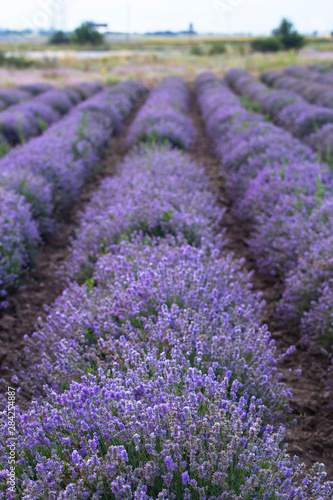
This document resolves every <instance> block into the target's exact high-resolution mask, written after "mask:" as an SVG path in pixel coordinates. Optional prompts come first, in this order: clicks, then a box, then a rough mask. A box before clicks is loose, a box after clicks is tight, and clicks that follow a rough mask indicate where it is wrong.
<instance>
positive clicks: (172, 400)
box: [0, 148, 332, 500]
mask: <svg viewBox="0 0 333 500" xmlns="http://www.w3.org/2000/svg"><path fill="white" fill-rule="evenodd" d="M131 163H132V164H133V166H132V170H131ZM167 169H168V170H167ZM134 172H135V173H136V175H137V178H134ZM150 172H151V173H150ZM129 174H132V176H130V175H129ZM140 174H141V178H142V179H144V178H146V179H147V178H148V181H149V182H151V181H150V180H149V175H150V176H151V179H152V180H153V179H154V181H155V186H154V188H153V189H152V188H151V186H150V185H149V188H147V191H148V193H149V194H150V196H151V197H152V193H153V194H154V196H156V197H157V200H158V201H159V202H160V203H163V201H164V200H174V201H173V203H174V204H175V202H176V200H177V203H178V204H181V203H183V204H182V205H181V214H182V216H181V217H182V218H179V216H177V217H172V215H173V214H171V213H170V212H168V213H167V216H165V217H164V218H163V217H162V219H161V221H160V223H162V222H164V223H165V224H166V227H168V228H169V229H168V230H167V231H163V232H162V233H160V234H159V235H158V236H154V235H150V236H148V235H149V231H151V229H152V228H153V227H156V226H155V224H156V223H155V221H156V214H155V213H154V212H155V211H156V208H157V206H158V205H156V206H155V205H150V206H149V207H148V206H147V205H146V203H147V202H146V194H145V193H144V192H143V191H142V192H141V194H140V195H139V194H138V195H136V194H135V193H136V190H137V189H138V190H139V191H140V183H139V177H140ZM108 182H110V181H108ZM115 182H117V184H118V190H117V191H116V190H115V189H114V190H111V189H109V185H108V186H107V185H106V183H105V184H104V185H102V186H101V188H100V191H99V194H100V195H101V201H100V203H98V199H97V198H98V197H97V195H96V198H95V199H94V200H92V202H91V204H90V207H89V209H88V211H87V213H86V214H85V216H83V217H84V219H83V224H88V218H89V216H90V217H92V216H93V214H94V211H95V222H97V223H101V222H102V219H104V220H107V219H110V220H111V221H112V218H113V217H115V216H117V217H118V213H117V212H114V211H113V208H112V207H113V206H114V205H116V203H118V204H119V205H120V197H119V201H116V200H115V199H114V197H115V195H116V193H119V196H123V202H122V204H121V205H122V206H123V207H124V208H123V211H124V213H126V217H123V222H121V226H120V228H119V229H118V228H117V231H118V232H123V233H122V235H123V236H122V237H121V238H120V241H118V242H116V243H113V244H112V243H110V242H109V241H107V242H106V245H105V247H104V252H103V253H104V254H105V255H102V256H98V255H96V258H95V259H94V260H95V261H96V262H95V264H94V269H93V275H92V277H91V278H90V279H89V280H88V281H87V282H86V283H85V284H83V285H81V286H79V285H78V284H75V283H72V284H71V285H70V286H69V288H68V289H67V290H66V291H65V292H64V294H63V296H62V297H60V298H59V299H58V301H57V303H56V304H55V306H54V308H53V310H52V311H51V313H50V315H49V318H48V319H47V321H46V323H45V324H44V325H42V326H41V328H40V329H39V330H38V331H37V332H36V334H35V335H34V337H33V338H32V339H31V340H30V341H29V342H28V345H27V347H28V356H29V357H30V360H31V367H30V370H31V372H30V371H29V372H28V373H26V374H23V376H25V377H26V379H27V380H30V383H32V384H35V390H36V393H37V394H38V393H39V392H40V391H42V394H43V398H42V399H37V400H36V401H34V402H33V403H31V404H30V405H29V408H28V410H27V411H26V412H25V413H21V412H19V415H18V422H17V428H18V442H17V446H18V447H19V449H20V451H21V455H20V458H19V460H18V467H17V477H18V485H19V488H20V490H19V497H21V498H30V499H39V498H42V497H43V498H45V495H47V498H50V499H52V498H53V499H61V498H63V499H65V498H68V499H69V498H73V499H75V498H77V499H79V498H80V499H82V498H87V499H88V498H94V499H97V498H115V499H122V498H133V499H135V498H136V499H139V498H141V499H146V500H148V499H151V500H153V499H154V500H157V499H161V498H165V499H167V498H174V499H176V498H184V499H190V498H194V499H198V500H200V499H207V500H208V499H210V500H213V499H221V500H222V499H230V500H231V499H234V500H236V499H247V500H250V499H253V498H262V499H267V500H268V499H275V498H276V499H277V498H281V497H282V498H295V499H296V498H298V499H306V498H310V497H311V496H314V495H315V496H316V498H318V499H319V498H323V499H324V500H328V499H329V498H330V495H331V492H332V485H331V483H329V482H325V480H324V479H325V472H324V471H323V468H322V466H320V465H319V464H316V466H315V467H314V468H313V469H312V470H311V471H310V472H309V473H307V474H304V472H305V471H304V466H302V465H299V464H298V461H297V459H296V458H294V459H293V461H291V460H290V458H289V456H288V455H287V453H286V450H281V442H282V439H283V428H282V427H280V428H277V429H276V428H275V427H273V426H272V425H271V424H269V423H268V421H269V420H271V418H272V417H273V416H274V414H275V412H276V411H277V410H278V407H279V404H282V405H283V401H284V397H285V396H287V395H288V392H287V391H286V389H285V387H284V385H283V384H281V383H280V382H279V376H278V374H277V373H276V369H275V364H276V361H275V360H274V358H273V356H274V344H273V343H272V342H271V341H270V337H269V334H268V332H267V329H266V328H265V327H261V326H260V324H259V323H260V310H261V301H260V296H257V297H255V296H254V295H253V294H252V293H251V292H250V287H249V282H248V279H249V277H248V275H247V274H246V273H244V272H243V271H242V269H241V266H240V264H239V263H236V262H234V261H233V259H232V258H231V257H230V256H227V255H221V253H220V252H219V250H218V248H216V246H215V245H214V244H212V243H210V244H208V243H207V240H208V239H209V240H211V239H212V236H214V233H215V231H216V230H217V226H214V220H215V219H218V215H219V214H218V209H217V208H215V206H214V197H213V195H212V194H210V193H209V190H208V183H207V180H206V179H205V177H204V176H203V174H202V172H201V171H200V169H199V168H198V166H196V165H195V164H194V163H192V162H190V160H189V159H188V158H187V157H186V156H185V155H184V154H180V153H179V152H177V151H175V150H173V151H170V150H169V149H163V148H162V149H156V150H152V151H149V150H148V149H138V150H136V151H135V152H134V153H132V155H130V156H129V158H128V159H127V160H126V161H125V168H124V167H122V168H121V169H119V174H118V176H117V177H116V178H115ZM126 182H127V185H126ZM131 182H132V183H133V186H132V187H133V189H132V192H131V196H132V197H135V196H136V198H135V203H133V204H132V205H131V204H130V203H129V198H130V197H129V196H128V194H127V189H129V186H130V183H131ZM200 182H201V183H202V184H201V185H200ZM126 186H128V187H126ZM176 187H177V192H176V193H174V191H175V188H176ZM190 192H191V193H192V197H189V193H190ZM196 192H199V196H201V199H199V198H196V196H195V193H196ZM104 193H105V194H104ZM107 194H108V196H109V198H108V200H109V203H108V204H106V203H105V202H106V200H107V198H106V195H107ZM183 200H185V201H184V202H183ZM103 202H104V213H102V205H103ZM202 202H204V205H202ZM164 203H165V201H164ZM162 208H163V207H162ZM118 210H119V209H118ZM148 210H150V211H151V212H152V215H150V216H149V218H148V222H149V220H152V221H153V225H151V224H149V223H148V224H147V225H146V227H147V228H148V232H147V231H144V230H142V231H141V232H136V234H130V233H128V229H127V228H128V225H127V220H133V221H135V220H137V218H138V217H139V216H140V213H141V212H143V213H144V214H149V212H148ZM173 210H175V211H177V210H178V211H179V206H177V205H176V206H174V207H173ZM99 217H100V219H99ZM204 217H205V219H204ZM163 219H164V220H163ZM120 220H121V219H119V218H117V220H116V222H117V223H119V221H120ZM157 220H158V219H157ZM181 220H184V221H187V224H188V221H192V224H196V232H197V238H196V241H193V242H192V243H196V246H193V245H189V240H186V239H185V238H184V236H185V237H186V234H185V233H183V232H182V227H183V226H182V224H180V221H181ZM91 222H92V221H91ZM203 222H205V224H203ZM212 223H213V224H212ZM140 224H141V223H140ZM172 226H173V227H174V229H173V230H172ZM110 227H114V228H116V226H115V225H112V222H111V226H110ZM161 227H162V228H163V225H161ZM83 229H84V225H83ZM133 229H134V230H135V229H136V228H135V227H134V228H133ZM141 229H142V228H141ZM126 231H127V234H126ZM159 231H160V230H159ZM111 233H112V232H109V234H111ZM104 235H106V237H108V233H107V232H106V231H104ZM101 237H103V232H101V235H100V236H97V241H96V233H94V232H93V233H91V232H90V231H86V233H85V237H84V238H85V240H86V242H87V243H86V244H85V246H84V247H83V246H82V240H80V239H79V240H76V241H74V242H73V248H74V249H75V247H77V248H79V249H80V254H83V253H84V254H85V255H86V257H87V256H89V255H91V253H90V252H91V250H90V249H91V248H92V249H93V250H94V248H95V247H96V245H97V244H98V243H99V242H102V239H101ZM215 239H216V241H217V238H216V236H215ZM89 241H90V242H91V243H89ZM199 242H200V244H199ZM198 245H199V246H198ZM96 259H97V260H96ZM37 353H39V355H37ZM43 382H44V383H45V382H46V383H47V385H44V387H41V385H42V384H43ZM265 403H266V405H269V406H270V410H268V408H267V406H265ZM4 431H5V432H4V438H6V433H7V427H6V422H4ZM4 442H5V441H3V440H1V444H0V449H1V451H2V453H1V455H0V456H1V458H0V469H1V472H0V475H1V477H2V479H3V482H5V480H6V476H7V470H6V467H7V463H6V456H7V450H6V449H5V445H4ZM301 475H303V477H302V480H299V478H300V477H301ZM3 493H4V492H3ZM2 496H4V495H2Z"/></svg>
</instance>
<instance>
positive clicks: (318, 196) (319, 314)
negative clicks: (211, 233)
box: [197, 75, 333, 348]
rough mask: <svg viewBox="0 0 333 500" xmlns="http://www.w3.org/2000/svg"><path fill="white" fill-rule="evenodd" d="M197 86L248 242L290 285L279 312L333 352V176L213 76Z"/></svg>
mask: <svg viewBox="0 0 333 500" xmlns="http://www.w3.org/2000/svg"><path fill="white" fill-rule="evenodd" d="M233 77H234V75H233ZM229 80H230V77H229ZM197 86H198V94H199V102H200V107H201V110H202V113H203V117H204V119H205V121H206V124H207V130H208V134H209V136H210V137H211V138H212V140H213V141H214V144H215V149H216V152H217V155H218V157H219V158H220V159H221V161H222V162H223V165H224V167H225V168H226V169H227V170H228V172H229V176H228V180H227V188H228V191H229V194H230V196H231V197H232V198H233V200H234V201H235V208H234V210H235V212H236V215H237V216H238V217H239V218H241V219H243V220H246V221H247V222H248V224H250V226H251V227H252V232H251V237H250V238H249V245H250V248H251V250H252V251H253V253H254V254H255V256H256V259H257V263H258V265H259V268H260V269H261V270H262V271H265V272H270V273H273V274H276V275H279V276H281V277H282V278H283V279H284V280H285V292H284V296H283V299H282V303H281V304H280V306H279V312H280V315H281V316H282V317H284V318H286V319H287V320H290V319H297V320H299V321H300V322H301V324H302V329H303V334H304V338H307V337H308V336H309V335H310V336H312V338H318V337H319V339H320V341H321V342H322V343H323V344H324V345H325V346H326V347H327V348H330V347H331V345H332V335H333V331H332V326H331V317H332V313H333V302H332V298H331V297H332V292H331V279H332V275H331V262H332V260H331V248H332V234H333V232H332V222H331V221H332V220H333V218H332V208H333V204H332V194H333V180H332V176H331V174H330V173H329V172H328V169H327V168H326V169H325V166H323V164H321V163H318V162H317V160H316V156H315V155H314V153H313V152H312V151H311V149H310V148H308V147H307V146H306V145H304V144H302V143H301V142H299V141H298V140H297V139H295V138H293V137H292V136H291V135H290V134H289V133H288V132H286V131H284V130H283V129H281V128H279V127H277V126H275V125H273V124H271V123H268V122H267V120H266V118H265V117H264V116H263V115H260V114H259V113H253V112H250V111H248V110H246V109H244V108H243V107H242V105H241V102H240V100H239V99H238V98H237V97H236V96H235V95H234V94H233V93H232V92H231V91H230V89H228V88H227V87H226V85H225V84H224V83H223V82H220V81H218V80H217V78H216V77H214V76H213V75H207V77H206V78H205V77H202V78H201V79H200V80H198V84H197Z"/></svg>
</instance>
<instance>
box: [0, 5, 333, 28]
mask: <svg viewBox="0 0 333 500" xmlns="http://www.w3.org/2000/svg"><path fill="white" fill-rule="evenodd" d="M2 2H4V0H2ZM53 4H56V5H58V9H59V10H58V14H57V15H56V16H54V14H52V5H53ZM283 17H287V18H288V19H290V20H291V21H292V22H293V23H294V24H295V27H296V28H297V29H298V30H299V31H301V32H303V33H312V32H313V31H318V32H319V33H328V32H331V31H333V0H315V1H314V0H11V1H10V2H6V8H3V9H2V12H1V18H0V28H2V29H3V28H8V29H24V28H31V29H33V30H39V29H49V28H50V27H51V26H52V24H53V25H54V26H55V27H56V28H58V29H62V28H65V29H66V30H72V29H74V28H75V27H76V26H78V25H79V24H80V23H81V22H83V21H86V20H91V21H94V22H100V23H107V24H108V30H109V31H122V32H132V33H133V32H138V33H144V32H147V31H149V32H151V31H165V30H171V31H183V30H186V29H188V27H189V24H190V23H193V25H194V29H195V30H196V31H198V32H199V33H209V32H214V33H228V34H233V33H253V34H268V33H270V32H271V30H272V29H273V28H275V27H276V26H277V25H278V24H279V22H280V20H281V19H282V18H283Z"/></svg>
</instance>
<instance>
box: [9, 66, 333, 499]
mask: <svg viewBox="0 0 333 500" xmlns="http://www.w3.org/2000/svg"><path fill="white" fill-rule="evenodd" d="M0 110H1V111H0V297H1V298H0V338H1V342H3V346H1V348H0V378H1V384H2V385H1V394H0V406H1V415H0V419H1V420H0V421H1V435H0V498H4V499H5V498H6V499H16V498H18V499H22V500H39V499H43V500H44V499H47V500H58V499H59V500H60V499H68V500H76V499H77V500H79V499H80V500H81V499H93V500H97V499H110V500H111V499H115V500H123V499H133V500H134V499H136V500H157V499H165V500H171V499H188V500H190V499H195V500H282V499H283V500H303V499H316V500H332V499H333V370H332V361H333V357H332V353H333V257H332V248H333V222H332V221H333V175H332V166H333V67H332V68H331V67H328V66H327V67H326V66H325V67H322V66H320V65H309V66H303V67H300V66H289V67H288V68H286V69H285V70H283V71H282V72H279V71H271V70H270V71H265V72H263V73H262V74H261V75H260V77H257V76H254V75H253V74H250V73H249V72H247V71H245V70H244V69H238V68H234V69H231V70H229V71H228V72H227V73H226V75H225V78H223V79H222V78H221V77H220V76H218V75H217V73H213V72H212V73H210V72H205V73H201V74H200V75H199V76H198V77H197V78H196V80H195V81H190V82H187V81H185V80H184V79H182V78H181V77H179V76H168V77H166V78H165V79H163V80H162V81H161V82H160V83H157V84H155V85H150V86H149V87H148V86H147V85H146V84H145V83H143V82H141V81H140V80H127V81H123V82H121V83H118V84H116V85H112V86H109V87H105V86H104V85H102V84H100V83H80V84H72V85H68V86H66V87H64V88H57V89H56V88H55V87H52V86H50V85H46V84H45V83H43V84H41V83H36V84H26V85H22V86H20V87H17V88H15V89H12V90H3V91H1V90H0Z"/></svg>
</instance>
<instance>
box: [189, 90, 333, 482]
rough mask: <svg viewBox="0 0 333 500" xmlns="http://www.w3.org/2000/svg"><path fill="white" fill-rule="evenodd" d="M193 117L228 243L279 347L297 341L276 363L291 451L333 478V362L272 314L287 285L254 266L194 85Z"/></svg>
mask: <svg viewBox="0 0 333 500" xmlns="http://www.w3.org/2000/svg"><path fill="white" fill-rule="evenodd" d="M191 118H192V120H193V122H194V124H195V126H196V129H197V140H196V144H195V149H194V151H193V152H192V156H193V158H194V159H195V161H197V162H199V163H201V164H202V165H203V166H204V168H205V171H206V173H207V175H208V176H209V178H210V179H211V186H212V188H213V190H214V192H215V194H216V196H217V198H218V203H219V204H220V205H221V207H223V208H225V209H226V213H225V215H224V217H223V221H222V226H223V227H224V228H227V233H226V238H227V239H228V242H227V245H226V247H225V248H226V250H229V251H231V252H233V253H234V255H235V257H236V258H244V259H245V265H246V267H247V268H248V269H249V270H251V271H253V276H252V283H253V289H254V291H262V292H263V298H264V299H265V301H266V303H267V306H266V308H265V316H264V318H263V320H264V322H265V323H266V324H267V325H268V327H269V329H270V331H271V334H272V337H273V339H274V340H275V341H276V345H277V350H278V353H279V354H280V353H283V352H285V351H286V349H287V348H288V347H289V346H291V345H294V346H296V351H295V353H294V354H292V355H290V356H288V357H287V358H285V359H284V360H283V361H282V362H281V363H280V364H279V367H278V368H279V371H280V372H281V373H282V374H283V381H284V382H286V384H287V386H288V387H289V388H290V389H291V391H292V393H293V398H292V400H291V402H290V406H291V410H292V412H291V414H290V416H289V417H290V420H291V421H294V420H296V422H292V423H291V424H290V423H289V424H288V422H286V425H287V430H286V442H287V443H288V444H289V446H288V451H289V453H290V454H291V455H298V456H299V457H300V459H301V460H302V461H303V462H305V463H306V464H307V466H311V465H313V464H314V463H315V462H321V463H324V464H325V466H326V472H327V474H328V478H329V479H330V480H333V408H332V407H331V408H328V405H329V403H330V402H332V401H333V393H332V391H330V390H329V389H328V388H327V387H328V374H327V369H328V366H329V363H328V361H327V359H326V358H325V357H324V356H322V355H310V354H308V353H307V352H306V351H304V349H302V346H301V345H300V343H299V335H298V331H297V326H295V325H288V327H287V328H284V329H282V328H281V326H280V325H279V324H278V322H277V321H276V318H275V317H274V310H275V304H276V302H277V301H278V300H279V299H280V297H281V294H282V292H283V285H282V283H280V282H278V281H277V280H275V279H273V278H272V277H271V276H264V275H261V274H259V273H258V271H257V269H256V263H255V259H254V257H253V255H252V254H251V252H250V250H249V247H248V245H247V243H246V240H247V238H248V236H249V228H248V227H247V225H246V224H244V223H242V222H241V221H239V220H238V219H236V218H235V216H234V215H233V213H232V203H231V202H230V200H229V199H228V197H227V195H226V192H225V189H224V185H225V179H226V177H227V173H226V172H225V171H223V167H222V166H221V165H220V163H219V162H218V161H217V160H216V158H215V157H214V156H213V154H212V151H213V150H212V147H211V146H210V144H209V140H208V137H207V135H206V131H205V127H204V123H203V121H202V119H201V117H200V114H199V112H198V109H197V105H196V99H195V93H194V91H192V107H191ZM298 369H301V370H302V375H299V376H296V375H294V374H293V372H295V370H298ZM331 377H332V375H331Z"/></svg>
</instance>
